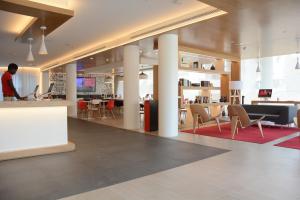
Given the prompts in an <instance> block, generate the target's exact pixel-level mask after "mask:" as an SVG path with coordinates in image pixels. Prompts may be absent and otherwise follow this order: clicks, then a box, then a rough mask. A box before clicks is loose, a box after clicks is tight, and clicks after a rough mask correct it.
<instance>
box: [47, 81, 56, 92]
mask: <svg viewBox="0 0 300 200" xmlns="http://www.w3.org/2000/svg"><path fill="white" fill-rule="evenodd" d="M53 87H54V83H51V84H50V86H49V89H48V92H47V93H51V92H52V90H53Z"/></svg>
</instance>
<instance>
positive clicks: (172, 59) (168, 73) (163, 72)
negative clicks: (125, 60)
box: [158, 33, 178, 137]
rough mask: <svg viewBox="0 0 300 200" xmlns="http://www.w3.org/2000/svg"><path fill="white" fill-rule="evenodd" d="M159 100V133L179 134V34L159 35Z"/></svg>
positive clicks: (167, 134)
mask: <svg viewBox="0 0 300 200" xmlns="http://www.w3.org/2000/svg"><path fill="white" fill-rule="evenodd" d="M158 47H159V66H158V102H159V106H158V107H159V117H158V119H159V122H158V127H159V128H158V129H159V131H158V132H159V135H160V136H163V137H175V136H177V135H178V35H177V34H171V33H169V34H164V35H161V36H159V39H158Z"/></svg>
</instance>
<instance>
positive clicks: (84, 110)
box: [77, 100, 88, 115]
mask: <svg viewBox="0 0 300 200" xmlns="http://www.w3.org/2000/svg"><path fill="white" fill-rule="evenodd" d="M77 109H78V114H79V115H80V114H88V103H87V102H85V101H83V100H79V101H78V102H77Z"/></svg>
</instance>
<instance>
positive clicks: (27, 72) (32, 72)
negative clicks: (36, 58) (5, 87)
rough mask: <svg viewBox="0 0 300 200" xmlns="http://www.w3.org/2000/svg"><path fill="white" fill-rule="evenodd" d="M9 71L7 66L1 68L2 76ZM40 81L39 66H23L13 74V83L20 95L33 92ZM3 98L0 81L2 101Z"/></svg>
mask: <svg viewBox="0 0 300 200" xmlns="http://www.w3.org/2000/svg"><path fill="white" fill-rule="evenodd" d="M6 71H7V67H1V68H0V77H1V76H2V74H3V73H4V72H6ZM39 82H40V70H39V69H38V68H29V67H28V68H22V67H19V70H18V72H17V74H16V75H14V76H13V83H14V86H15V88H16V90H17V91H18V93H19V95H20V96H26V95H28V94H30V93H32V92H33V90H34V88H35V86H36V85H38V84H39ZM2 100H3V94H2V84H1V81H0V101H2Z"/></svg>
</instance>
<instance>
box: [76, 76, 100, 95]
mask: <svg viewBox="0 0 300 200" xmlns="http://www.w3.org/2000/svg"><path fill="white" fill-rule="evenodd" d="M77 92H96V78H95V77H77Z"/></svg>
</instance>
